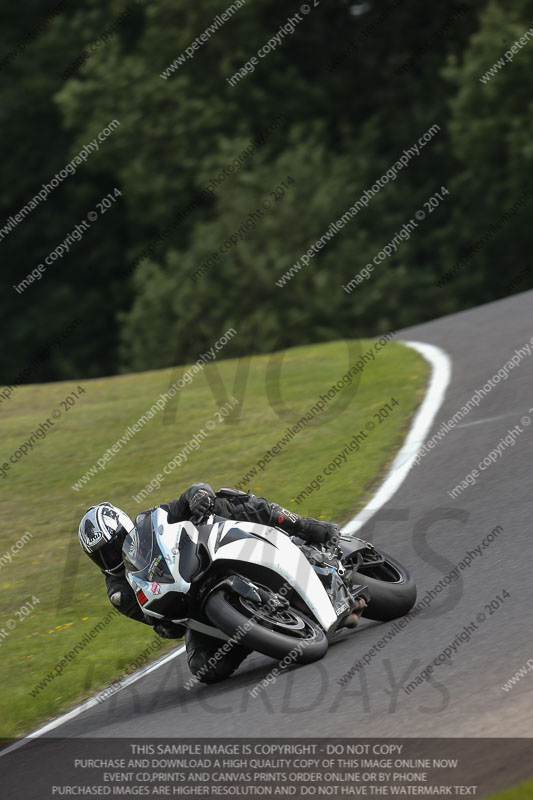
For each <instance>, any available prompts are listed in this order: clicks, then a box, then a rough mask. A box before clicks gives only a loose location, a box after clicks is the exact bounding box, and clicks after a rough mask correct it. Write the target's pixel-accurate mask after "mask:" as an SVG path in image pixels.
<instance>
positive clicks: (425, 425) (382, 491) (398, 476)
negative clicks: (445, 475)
mask: <svg viewBox="0 0 533 800" xmlns="http://www.w3.org/2000/svg"><path fill="white" fill-rule="evenodd" d="M402 344H405V345H407V347H411V348H413V350H416V351H417V352H419V353H420V355H421V356H423V358H425V360H426V361H428V362H429V363H430V364H431V367H432V373H431V379H430V382H429V387H428V390H427V392H426V396H425V398H424V400H423V402H422V405H421V406H420V408H419V409H418V411H417V413H416V415H415V418H414V420H413V422H412V424H411V428H410V429H409V433H408V434H407V438H406V440H405V442H404V444H403V446H402V448H401V450H400V451H399V452H398V454H397V456H396V458H395V459H394V461H393V462H392V464H391V467H390V469H389V471H388V473H387V475H386V477H385V480H384V481H383V483H382V484H381V486H380V487H379V489H378V491H377V492H376V494H375V495H374V496H373V498H372V499H371V500H370V501H369V502H368V503H367V504H366V506H365V507H364V508H362V509H361V511H359V513H358V514H356V515H355V517H353V518H352V519H351V520H350V521H349V522H347V523H346V525H345V526H344V527H343V529H342V533H350V534H353V533H356V532H357V531H358V530H359V529H360V528H362V527H363V525H364V524H365V522H368V520H369V519H370V518H371V517H372V516H373V515H374V514H375V513H376V511H379V509H380V508H382V507H383V506H384V505H385V503H388V501H389V500H390V499H391V497H392V496H393V495H394V494H396V492H397V491H398V489H399V488H400V486H401V484H402V483H403V481H404V480H405V478H406V477H407V474H408V472H409V471H410V469H411V467H412V466H413V463H414V460H415V458H416V456H417V453H418V450H419V449H420V445H421V443H422V442H423V441H424V439H425V438H426V436H427V434H428V432H429V429H430V428H431V425H432V424H433V420H434V419H435V416H436V414H437V412H438V410H439V408H440V407H441V405H442V401H443V399H444V395H445V394H446V389H447V388H448V384H449V382H450V377H451V373H452V367H451V360H450V357H449V356H448V354H447V353H445V352H444V350H441V349H440V347H435V345H432V344H425V343H423V342H402Z"/></svg>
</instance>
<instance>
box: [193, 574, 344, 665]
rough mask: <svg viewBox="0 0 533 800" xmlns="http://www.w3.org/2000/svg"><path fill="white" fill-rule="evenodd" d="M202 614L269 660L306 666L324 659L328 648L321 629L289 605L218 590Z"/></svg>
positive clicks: (223, 589) (226, 590) (240, 642)
mask: <svg viewBox="0 0 533 800" xmlns="http://www.w3.org/2000/svg"><path fill="white" fill-rule="evenodd" d="M205 612H206V614H207V616H208V617H209V619H210V621H211V622H212V623H213V624H214V625H216V626H217V628H220V630H221V631H224V633H226V634H227V635H228V636H231V637H233V638H234V639H235V640H236V641H237V642H238V643H239V644H243V645H245V646H246V647H249V648H250V649H251V650H257V651H258V652H259V653H263V655H265V656H270V657H271V658H277V659H284V658H286V657H289V658H290V659H291V661H294V662H295V663H298V664H309V663H311V662H312V661H318V659H320V658H323V656H324V655H325V654H326V652H327V649H328V642H327V639H326V634H325V633H324V631H323V630H322V628H321V627H320V626H319V625H318V624H317V623H316V622H314V621H313V620H311V619H309V618H308V617H306V616H305V615H304V614H302V612H301V611H298V610H296V609H295V608H292V606H289V605H287V606H286V607H283V608H279V607H278V608H274V607H273V606H272V604H267V603H255V602H253V601H252V600H249V599H248V598H246V597H241V595H239V594H236V593H235V592H231V591H228V589H226V588H221V589H218V590H217V591H215V592H213V594H212V595H210V596H209V597H208V599H207V601H206V604H205Z"/></svg>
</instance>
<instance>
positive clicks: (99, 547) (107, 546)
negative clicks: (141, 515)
mask: <svg viewBox="0 0 533 800" xmlns="http://www.w3.org/2000/svg"><path fill="white" fill-rule="evenodd" d="M134 527H135V526H134V524H133V522H132V521H131V519H130V518H129V517H128V515H127V514H125V513H124V511H121V510H120V508H117V507H116V506H114V505H112V503H108V502H105V503H99V504H98V505H97V506H91V508H89V509H88V510H87V511H86V512H85V514H84V515H83V517H82V520H81V522H80V527H79V528H78V538H79V540H80V544H81V547H82V550H83V551H84V552H85V553H87V555H88V556H89V558H90V559H91V561H94V563H95V564H96V565H97V566H98V567H100V569H101V570H102V572H106V573H107V574H108V575H112V574H113V573H117V572H120V571H121V570H122V569H123V568H124V565H123V563H122V543H123V541H124V539H125V538H126V536H127V534H128V533H130V531H132V530H133V528H134Z"/></svg>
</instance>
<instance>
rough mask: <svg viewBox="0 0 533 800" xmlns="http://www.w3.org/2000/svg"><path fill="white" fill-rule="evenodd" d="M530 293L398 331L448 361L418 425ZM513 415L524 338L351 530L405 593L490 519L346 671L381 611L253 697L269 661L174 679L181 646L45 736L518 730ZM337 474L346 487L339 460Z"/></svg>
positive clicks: (520, 582)
mask: <svg viewBox="0 0 533 800" xmlns="http://www.w3.org/2000/svg"><path fill="white" fill-rule="evenodd" d="M532 305H533V292H527V293H524V294H521V295H516V296H514V297H511V298H507V299H504V300H501V301H498V302H496V303H490V304H488V305H485V306H481V307H478V308H476V309H473V310H470V311H467V312H462V313H459V314H454V315H451V316H448V317H443V318H440V319H438V320H435V321H432V322H429V323H426V324H424V325H419V326H416V327H412V328H408V329H406V330H403V331H401V332H400V333H399V334H398V338H399V339H402V340H413V341H418V342H426V343H429V344H434V345H437V346H438V347H440V348H442V349H443V350H444V351H445V352H446V353H447V354H448V355H449V357H450V359H451V361H452V375H451V381H450V384H449V386H448V389H447V392H446V395H445V397H444V401H443V404H442V406H441V408H440V410H439V411H438V413H437V415H436V418H435V421H434V423H433V425H432V428H431V430H430V433H429V435H432V434H433V433H434V432H435V431H436V430H437V429H438V427H439V425H440V423H441V422H442V421H445V420H448V419H449V418H450V417H452V416H453V414H455V413H456V412H457V411H458V410H459V409H460V408H461V407H462V406H463V405H464V403H465V402H466V401H467V400H468V399H469V398H470V397H471V396H472V394H473V393H474V391H475V390H476V389H477V388H479V387H481V386H483V385H484V384H485V383H486V381H487V379H488V378H489V377H491V376H492V375H494V374H495V373H496V372H497V371H498V369H499V368H501V367H502V366H503V365H504V364H505V363H506V362H507V361H508V360H509V359H510V358H511V357H512V355H513V353H514V352H515V349H519V348H521V347H523V346H524V344H525V343H529V340H530V338H531V336H532V335H533V313H532ZM530 410H531V411H530ZM528 414H529V416H530V417H531V419H532V420H533V348H532V356H531V357H528V356H526V357H525V358H523V359H522V361H521V363H520V365H519V366H518V367H516V368H515V369H513V370H512V371H511V372H510V374H509V378H508V380H506V381H501V382H500V383H499V384H498V385H497V386H496V387H494V388H493V389H492V390H491V392H490V394H488V395H487V396H486V397H485V398H484V399H482V400H481V403H480V405H479V406H478V407H477V408H475V409H474V410H472V411H471V412H470V414H469V415H468V417H466V419H465V420H464V422H463V424H462V425H461V427H458V428H456V429H454V430H452V431H451V432H450V433H448V435H447V436H446V438H445V439H444V440H443V441H441V442H439V444H438V445H437V446H436V447H435V449H433V450H432V451H431V452H430V453H428V454H427V455H426V456H425V457H424V458H423V460H422V463H421V464H420V465H418V466H414V467H413V468H412V469H411V471H410V472H409V474H408V476H407V478H406V479H405V481H404V482H403V484H402V486H401V487H400V489H399V490H398V492H397V493H396V495H395V496H394V497H393V498H392V500H390V501H389V502H388V503H387V504H386V506H385V507H384V508H383V509H381V510H380V511H379V512H378V514H377V515H376V516H375V517H374V518H373V519H371V520H370V521H369V522H368V523H367V524H366V525H365V527H364V528H363V529H362V531H361V532H360V534H359V535H360V536H362V537H363V538H367V539H369V540H371V541H373V542H374V543H375V544H376V545H378V546H380V547H381V548H383V549H384V550H386V551H388V552H390V553H391V554H392V555H394V556H395V557H396V558H398V559H399V560H400V561H401V562H402V563H404V564H405V565H406V566H407V567H408V568H409V570H410V571H411V573H412V574H413V576H414V577H415V579H416V582H417V586H418V595H419V598H420V597H422V596H423V595H424V594H425V592H426V591H427V590H429V589H432V588H433V587H434V586H435V585H436V584H437V583H438V582H439V581H440V580H441V579H442V578H443V576H444V575H446V574H447V573H448V572H449V571H450V570H451V569H452V568H453V566H454V565H456V564H457V563H458V562H460V561H461V560H462V559H463V558H464V556H465V554H466V553H467V551H469V550H474V548H475V547H476V546H477V545H479V544H480V543H481V541H482V539H483V538H484V537H485V536H486V535H487V534H489V533H490V532H491V531H492V530H493V529H495V528H496V527H497V526H502V528H503V531H502V532H501V533H500V534H499V536H497V538H496V539H495V541H494V542H493V543H491V544H490V546H489V547H487V548H486V549H485V550H484V551H483V555H482V557H477V558H476V559H475V560H474V561H473V563H472V564H471V566H470V568H469V569H467V570H465V571H464V572H462V573H461V577H462V580H459V581H457V582H454V583H452V584H451V586H450V587H448V588H447V589H445V590H444V591H442V592H441V593H440V594H439V595H438V596H437V597H436V598H435V599H434V600H433V602H432V603H431V605H430V606H429V608H428V609H427V610H426V611H424V612H422V613H420V614H419V615H418V616H417V617H416V618H414V619H412V620H411V621H410V623H409V625H408V626H406V627H405V628H404V629H402V630H401V631H399V632H398V633H397V634H396V636H394V638H393V639H391V640H390V641H389V642H388V643H387V645H386V646H385V647H384V648H383V649H382V650H380V651H376V655H374V656H373V658H372V660H371V663H370V664H369V665H368V666H366V667H365V668H364V669H363V670H362V671H360V672H358V673H357V672H356V673H355V675H354V677H353V678H352V679H351V680H349V681H348V683H347V684H346V685H344V686H341V685H339V684H338V680H339V679H340V678H341V677H342V676H343V675H344V674H345V672H346V671H347V670H349V669H350V667H352V665H353V664H354V661H356V660H357V658H361V657H362V656H363V655H364V654H365V653H367V652H368V651H369V649H370V648H371V647H372V646H373V645H375V644H376V642H377V641H378V640H380V639H382V637H383V636H384V635H385V634H386V632H387V631H389V630H390V629H391V623H385V624H379V625H378V624H376V623H370V622H367V623H363V624H362V625H361V626H360V628H359V629H358V630H357V631H356V632H355V633H350V634H347V635H344V636H343V638H342V640H340V641H338V642H336V643H333V644H332V645H331V646H330V650H329V652H328V654H327V656H326V657H325V659H323V660H322V661H321V662H319V663H316V664H312V665H310V666H306V667H300V668H291V669H287V670H285V671H284V672H283V673H282V674H281V676H280V677H278V679H277V681H276V682H275V683H274V684H272V685H270V686H269V687H268V688H266V689H264V690H263V691H261V692H260V694H259V695H258V696H257V697H255V698H253V697H252V696H251V695H250V694H249V690H251V689H252V688H253V687H254V686H255V685H256V684H257V683H258V682H260V681H261V680H262V679H263V678H265V677H266V676H267V674H268V673H269V672H270V671H271V670H272V669H273V668H274V667H275V666H276V662H274V661H273V660H271V659H268V658H266V657H263V656H261V655H257V654H254V655H252V656H250V657H249V658H248V659H247V660H246V661H245V662H244V663H243V665H242V666H241V667H240V668H239V670H238V672H237V673H235V675H234V676H233V677H232V678H230V679H229V680H227V681H225V682H223V683H221V684H218V685H215V686H211V687H205V686H203V685H196V686H195V687H193V688H192V689H191V690H190V691H187V690H186V689H184V688H183V684H184V683H185V682H186V681H187V680H188V678H189V677H190V674H189V672H188V669H187V666H186V662H185V656H184V655H180V656H179V657H177V658H175V659H174V660H173V661H170V662H169V663H167V664H166V665H164V666H163V667H161V668H160V669H158V670H156V671H155V672H152V673H151V674H149V675H147V676H145V677H144V678H142V679H141V680H140V681H138V682H137V683H136V684H134V685H133V686H131V687H128V688H125V689H124V690H122V691H121V692H119V693H117V694H116V695H115V696H113V697H112V698H110V699H109V700H107V701H105V702H104V703H102V704H101V705H98V706H97V707H95V708H92V709H89V710H88V711H86V712H84V713H82V714H80V715H79V716H77V717H76V718H75V719H72V720H70V721H68V722H67V723H66V724H63V725H62V726H61V727H59V728H57V729H56V730H54V731H53V732H51V733H50V734H48V735H50V736H61V737H77V736H89V737H127V736H131V735H137V736H138V735H142V736H144V737H160V736H187V737H195V736H198V737H212V736H217V737H225V736H244V737H255V736H278V737H279V736H285V737H286V736H289V737H299V736H324V737H340V736H365V737H370V736H373V737H406V736H407V737H433V736H440V737H530V736H531V735H532V733H533V721H532V720H533V714H532V705H531V696H532V691H533V672H532V673H531V674H530V675H527V676H526V677H524V678H522V680H521V681H520V682H519V683H518V684H517V685H516V686H515V687H514V688H512V690H511V691H509V692H505V691H503V690H502V688H501V687H502V684H504V683H505V682H506V681H507V680H509V678H510V677H512V676H513V675H514V673H515V672H516V671H517V670H518V669H519V668H520V667H522V666H523V665H524V664H525V663H526V662H527V661H528V659H530V658H532V657H533V642H532V636H531V619H532V616H531V607H532V605H533V604H532V600H533V585H532V581H531V574H532V571H533V532H532V517H533V513H532V512H533V480H532V469H531V452H532V437H533V424H532V425H531V427H529V428H528V427H527V426H524V425H521V423H520V419H521V417H523V416H524V415H528ZM517 424H518V425H521V427H522V429H523V432H522V433H521V434H520V435H519V436H518V438H517V439H516V442H515V444H514V446H512V447H507V448H506V449H505V450H503V452H502V455H501V458H499V460H498V461H497V462H496V463H495V464H492V465H491V466H490V468H488V469H486V470H485V471H484V472H480V477H479V478H478V479H477V483H476V485H473V486H469V487H468V488H467V489H466V490H465V491H463V492H462V493H461V494H460V495H459V497H457V498H456V499H452V498H451V497H450V496H449V495H448V494H447V490H451V489H452V488H453V487H454V486H456V485H457V484H458V483H459V482H460V480H462V479H463V478H464V476H465V475H466V474H467V473H470V472H471V470H472V469H473V468H475V467H476V466H477V465H478V463H479V462H480V461H481V460H482V459H483V458H484V457H485V456H487V454H488V453H489V451H491V450H493V448H495V447H496V446H497V444H498V442H499V441H500V440H501V439H502V437H504V436H505V435H506V434H507V432H508V430H509V429H512V428H513V427H514V426H515V425H517ZM339 479H340V480H342V481H344V482H345V484H346V490H347V491H349V489H350V478H349V466H347V467H345V468H344V469H343V470H342V471H341V472H340V473H339ZM450 515H451V516H450ZM504 590H505V591H507V592H508V593H509V594H510V597H508V598H503V599H504V602H503V603H500V606H499V608H497V609H496V610H494V611H493V613H491V611H492V609H487V608H485V606H486V605H488V604H489V603H490V602H491V600H493V598H495V596H496V595H500V597H502V592H503V591H504ZM479 613H485V616H486V619H485V620H484V622H483V623H477V629H476V630H474V632H473V634H472V638H471V639H470V641H468V642H462V643H461V645H460V647H458V649H457V652H456V654H455V655H453V657H452V658H451V659H447V660H446V662H445V663H443V664H441V665H440V666H439V667H435V669H434V672H433V674H432V676H431V678H432V681H431V682H427V681H424V682H423V684H422V685H420V686H418V688H416V689H415V690H414V691H413V692H411V693H410V694H407V693H406V692H405V691H404V689H403V688H402V686H403V685H404V684H406V683H408V682H409V681H412V680H413V679H414V678H415V676H416V675H417V674H418V673H419V672H420V671H421V670H422V669H424V667H426V666H427V665H428V664H430V663H432V662H433V660H434V659H435V658H436V657H437V656H438V655H439V653H441V652H442V651H443V650H444V648H445V647H446V646H448V645H450V643H451V642H453V641H454V640H455V639H456V637H457V636H458V635H459V634H460V632H461V631H462V630H463V628H464V626H466V625H469V624H470V623H471V622H472V621H475V620H476V615H477V614H479ZM463 638H465V637H463ZM513 752H514V753H515V754H516V765H515V768H514V771H513V772H512V779H513V780H520V779H522V778H525V777H531V772H532V771H533V766H532V765H531V764H527V763H526V764H524V763H523V761H521V760H520V758H519V757H518V752H517V751H516V749H515V751H513ZM512 757H513V756H512V754H510V758H512Z"/></svg>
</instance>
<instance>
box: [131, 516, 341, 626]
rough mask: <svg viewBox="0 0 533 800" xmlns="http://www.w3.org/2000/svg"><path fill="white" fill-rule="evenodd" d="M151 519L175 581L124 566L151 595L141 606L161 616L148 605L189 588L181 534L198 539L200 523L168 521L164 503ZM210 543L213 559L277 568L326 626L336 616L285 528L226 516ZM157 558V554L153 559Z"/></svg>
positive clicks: (215, 526) (134, 582)
mask: <svg viewBox="0 0 533 800" xmlns="http://www.w3.org/2000/svg"><path fill="white" fill-rule="evenodd" d="M152 525H153V528H154V530H155V531H156V538H157V541H158V544H159V547H160V549H161V552H162V554H163V557H164V559H165V561H166V563H167V566H168V568H169V570H170V572H171V574H172V577H173V578H174V583H159V582H158V581H157V578H154V580H153V581H152V580H149V581H145V580H140V579H139V578H138V577H136V576H134V575H131V574H130V573H128V572H126V576H127V579H128V581H129V583H130V584H131V586H132V587H133V589H134V591H138V590H139V589H142V590H143V592H144V594H145V595H146V597H147V598H148V602H147V604H146V605H143V606H142V610H143V612H144V613H145V614H147V615H149V616H152V617H156V618H158V619H161V618H162V617H163V615H162V614H158V613H156V612H155V611H150V608H149V604H150V601H151V600H154V599H156V598H161V597H163V596H164V595H165V594H166V593H167V592H176V591H179V592H183V593H184V594H186V593H187V592H188V591H189V589H190V583H188V582H187V581H186V580H184V578H183V577H182V575H181V574H180V571H179V552H178V544H179V541H180V537H181V536H184V535H186V536H188V537H189V538H190V539H191V540H192V542H194V544H197V542H198V529H197V528H196V526H195V525H194V524H193V523H192V522H190V521H188V520H185V521H182V522H176V523H172V524H170V523H169V522H168V519H167V512H166V511H164V510H163V509H162V508H156V509H155V510H154V511H152ZM230 531H233V534H232V535H230V537H229V539H231V538H232V536H234V535H235V534H237V535H239V532H241V535H242V533H245V534H246V533H247V534H251V535H250V536H249V537H246V538H237V539H236V540H234V541H227V542H226V543H225V542H224V539H225V537H226V535H227V534H228V533H229V532H230ZM207 548H208V550H209V554H210V556H211V559H212V561H213V562H214V561H220V560H222V559H224V560H225V561H235V562H236V569H235V571H236V572H240V569H239V562H244V563H245V564H258V565H260V566H263V567H266V568H267V569H270V570H272V571H273V572H275V573H276V574H277V575H279V576H280V578H281V579H282V580H283V581H284V582H285V583H287V584H289V585H290V586H292V587H293V588H294V589H295V591H296V592H297V593H298V594H299V595H300V597H301V598H302V599H303V600H304V601H305V603H307V605H308V606H309V608H310V609H311V611H312V613H313V614H314V615H315V617H316V619H317V620H318V622H319V623H320V625H321V626H322V627H323V629H324V630H325V631H328V630H329V628H330V627H331V626H332V625H333V623H335V622H336V621H337V614H336V613H335V609H334V608H333V605H332V603H331V600H330V599H329V596H328V593H327V592H326V590H325V588H324V586H323V585H322V583H321V582H320V579H319V578H318V576H317V575H316V573H315V571H314V570H313V568H312V567H311V565H310V563H309V561H308V560H307V559H306V557H305V556H304V555H303V553H302V552H301V551H300V550H299V549H298V547H297V546H296V545H295V544H293V542H292V541H291V539H290V538H289V537H288V536H287V535H286V534H285V533H283V532H282V531H280V530H277V529H276V528H270V527H268V526H267V525H259V524H257V523H253V522H236V521H234V520H225V521H224V522H217V523H215V524H213V527H212V530H211V533H210V534H209V538H208V540H207ZM155 561H156V559H154V562H155ZM154 562H152V563H154ZM187 624H188V625H189V626H190V627H193V628H197V629H198V630H203V631H204V632H206V633H207V632H208V629H207V626H205V625H202V626H201V627H200V628H199V627H198V626H199V625H200V623H196V622H195V621H194V620H192V619H190V620H187ZM215 630H216V629H214V628H212V629H211V630H210V631H209V632H210V634H211V635H217V636H219V637H220V638H224V639H226V638H227V637H226V635H225V634H223V633H222V632H217V633H214V632H215Z"/></svg>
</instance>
